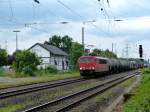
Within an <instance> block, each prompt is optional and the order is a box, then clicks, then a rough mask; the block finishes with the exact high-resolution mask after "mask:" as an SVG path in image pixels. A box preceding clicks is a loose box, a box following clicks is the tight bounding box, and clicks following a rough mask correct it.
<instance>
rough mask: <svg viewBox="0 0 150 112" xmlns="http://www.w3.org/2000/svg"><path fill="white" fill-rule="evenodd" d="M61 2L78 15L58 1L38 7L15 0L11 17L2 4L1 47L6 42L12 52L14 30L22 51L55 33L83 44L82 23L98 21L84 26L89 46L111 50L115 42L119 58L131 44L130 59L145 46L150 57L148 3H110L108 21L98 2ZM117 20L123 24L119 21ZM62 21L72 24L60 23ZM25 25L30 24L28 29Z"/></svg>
mask: <svg viewBox="0 0 150 112" xmlns="http://www.w3.org/2000/svg"><path fill="white" fill-rule="evenodd" d="M61 1H62V2H63V3H64V4H66V5H68V6H69V7H71V9H73V10H74V12H75V13H74V12H71V11H69V10H68V9H67V8H65V7H64V6H62V5H61V4H60V3H58V2H56V1H50V0H44V1H41V2H40V4H39V5H38V4H34V3H33V1H30V0H26V1H22V0H21V1H16V0H14V1H13V2H12V8H13V17H12V14H11V11H10V6H9V3H8V2H4V3H1V4H0V13H1V15H0V45H1V46H2V47H3V48H4V47H5V41H6V40H7V41H8V51H9V53H12V52H13V51H14V50H15V33H14V32H13V30H15V29H18V30H20V31H21V32H20V33H18V37H19V48H20V49H28V48H29V47H30V46H32V45H33V44H35V43H36V42H44V41H45V40H48V38H49V37H51V36H52V35H54V34H58V35H69V36H71V37H72V38H73V39H74V41H78V42H80V43H81V40H82V39H81V36H82V35H81V34H82V32H81V28H82V26H83V24H82V23H83V21H91V20H93V19H96V22H95V23H86V24H85V26H84V27H85V43H86V44H87V45H91V44H92V45H95V47H98V48H102V49H110V50H111V46H112V43H116V45H117V47H116V50H117V52H118V55H119V56H125V54H124V51H125V46H126V42H129V44H130V46H131V49H130V50H129V56H130V57H138V45H139V44H142V45H143V46H144V49H145V53H146V54H147V56H150V53H149V51H148V47H149V43H150V39H149V35H150V33H149V30H150V13H149V12H150V8H149V4H150V1H149V0H143V1H142V3H141V1H139V0H134V1H131V0H110V7H109V6H108V5H106V4H105V6H106V7H105V8H106V9H107V12H108V14H109V17H110V18H109V19H110V20H109V21H108V20H107V19H108V18H105V16H104V12H102V11H100V5H99V4H98V2H97V1H91V0H86V1H85V0H80V1H77V0H72V1H70V0H61ZM76 13H77V14H76ZM78 14H79V15H81V16H83V18H84V19H83V18H81V17H79V16H78ZM114 18H116V19H122V20H123V21H118V22H116V21H114ZM62 21H68V22H69V23H68V24H60V22H62ZM33 23H39V24H33ZM2 24H3V25H2ZM25 24H28V25H26V26H25ZM29 24H30V25H29Z"/></svg>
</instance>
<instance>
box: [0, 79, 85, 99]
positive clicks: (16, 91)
mask: <svg viewBox="0 0 150 112" xmlns="http://www.w3.org/2000/svg"><path fill="white" fill-rule="evenodd" d="M85 80H86V79H83V78H76V79H70V80H64V81H58V82H56V83H51V82H48V83H44V84H36V86H32V85H31V86H30V87H25V88H21V89H13V90H6V91H1V92H0V99H4V98H8V97H13V96H16V95H21V94H25V93H30V92H36V91H40V90H44V89H49V88H55V87H59V86H64V85H68V84H72V83H76V82H81V81H85Z"/></svg>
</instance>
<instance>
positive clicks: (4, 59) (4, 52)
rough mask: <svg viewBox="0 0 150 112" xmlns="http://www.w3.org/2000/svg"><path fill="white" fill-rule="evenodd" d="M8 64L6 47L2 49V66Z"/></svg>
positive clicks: (0, 52)
mask: <svg viewBox="0 0 150 112" xmlns="http://www.w3.org/2000/svg"><path fill="white" fill-rule="evenodd" d="M4 65H7V52H6V50H4V49H0V67H1V66H4Z"/></svg>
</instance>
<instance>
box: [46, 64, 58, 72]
mask: <svg viewBox="0 0 150 112" xmlns="http://www.w3.org/2000/svg"><path fill="white" fill-rule="evenodd" d="M45 72H46V73H57V72H58V70H57V68H56V67H55V66H52V65H50V66H48V67H46V68H45Z"/></svg>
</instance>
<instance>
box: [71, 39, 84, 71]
mask: <svg viewBox="0 0 150 112" xmlns="http://www.w3.org/2000/svg"><path fill="white" fill-rule="evenodd" d="M82 55H83V46H82V45H81V44H79V43H77V42H74V43H73V44H72V47H71V53H70V60H71V64H72V65H73V68H75V69H76V68H77V67H78V63H77V61H78V59H79V57H80V56H82Z"/></svg>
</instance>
